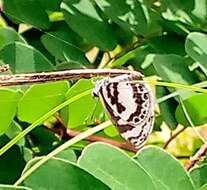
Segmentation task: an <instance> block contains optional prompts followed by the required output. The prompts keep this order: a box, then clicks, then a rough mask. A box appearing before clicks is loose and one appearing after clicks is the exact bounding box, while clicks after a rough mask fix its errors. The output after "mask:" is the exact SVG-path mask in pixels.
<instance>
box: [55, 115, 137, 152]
mask: <svg viewBox="0 0 207 190" xmlns="http://www.w3.org/2000/svg"><path fill="white" fill-rule="evenodd" d="M55 117H56V119H57V121H58V122H59V123H60V124H61V125H62V126H63V127H61V126H60V130H59V131H57V130H55V131H54V132H56V133H58V134H60V135H61V136H62V138H64V139H70V138H71V137H75V136H77V135H79V134H81V133H82V132H80V131H77V130H74V129H67V126H66V124H65V123H64V121H63V120H62V118H61V117H60V116H55ZM66 129H67V130H66ZM86 140H88V141H90V142H105V143H108V144H111V145H113V146H116V147H119V148H122V149H125V150H128V151H131V152H134V153H136V152H137V151H138V149H136V148H134V147H133V146H132V145H130V144H129V143H127V142H118V141H115V140H112V139H108V138H105V137H101V136H97V135H91V136H88V137H87V138H86Z"/></svg>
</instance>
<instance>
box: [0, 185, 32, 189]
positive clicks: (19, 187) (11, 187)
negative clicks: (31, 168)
mask: <svg viewBox="0 0 207 190" xmlns="http://www.w3.org/2000/svg"><path fill="white" fill-rule="evenodd" d="M0 190H32V189H31V188H28V187H23V186H14V185H5V184H0Z"/></svg>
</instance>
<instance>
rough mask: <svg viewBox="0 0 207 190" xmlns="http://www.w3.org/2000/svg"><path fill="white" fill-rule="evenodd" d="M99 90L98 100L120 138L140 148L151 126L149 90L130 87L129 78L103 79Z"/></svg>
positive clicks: (152, 118) (135, 86)
mask: <svg viewBox="0 0 207 190" xmlns="http://www.w3.org/2000/svg"><path fill="white" fill-rule="evenodd" d="M98 87H99V89H98V91H99V94H98V96H99V97H100V98H101V99H102V102H103V104H104V106H105V108H106V110H107V112H108V114H109V116H110V118H111V120H112V122H113V124H114V125H115V126H116V127H117V128H118V130H119V132H120V134H121V136H122V137H123V138H124V139H126V140H127V141H129V142H130V143H131V144H132V145H134V146H135V147H137V148H138V147H140V146H141V145H142V144H143V143H144V142H145V141H146V139H147V137H148V135H149V134H150V132H151V130H152V127H153V123H154V111H153V109H154V108H153V107H154V101H153V96H152V93H151V90H150V88H149V86H148V85H147V84H145V83H138V82H137V83H131V81H130V77H129V75H127V76H126V75H123V76H122V77H121V76H119V77H114V78H108V79H103V81H101V82H100V83H99V86H98ZM96 90H97V89H96Z"/></svg>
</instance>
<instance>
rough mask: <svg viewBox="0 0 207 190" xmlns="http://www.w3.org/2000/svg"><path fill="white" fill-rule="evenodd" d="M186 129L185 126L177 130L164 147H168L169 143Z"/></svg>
mask: <svg viewBox="0 0 207 190" xmlns="http://www.w3.org/2000/svg"><path fill="white" fill-rule="evenodd" d="M184 130H185V127H182V128H181V129H179V130H178V131H177V132H175V133H174V134H173V135H172V136H171V137H170V138H169V139H168V140H167V141H166V142H165V144H164V145H163V148H164V149H166V148H167V147H168V145H169V144H170V143H171V142H172V141H173V140H174V139H175V138H176V137H177V136H178V135H179V134H181V133H182V132H183V131H184Z"/></svg>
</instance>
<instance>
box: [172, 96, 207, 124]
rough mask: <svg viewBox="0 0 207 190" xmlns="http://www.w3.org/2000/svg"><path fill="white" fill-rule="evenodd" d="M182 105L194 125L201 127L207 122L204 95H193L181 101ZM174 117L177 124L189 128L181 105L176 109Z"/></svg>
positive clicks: (206, 103) (206, 101)
mask: <svg viewBox="0 0 207 190" xmlns="http://www.w3.org/2000/svg"><path fill="white" fill-rule="evenodd" d="M183 103H184V105H185V108H186V109H187V112H188V115H189V116H190V118H191V120H192V122H193V124H194V125H203V124H205V123H206V122H207V109H206V106H207V95H206V94H195V95H193V96H190V97H189V98H187V99H185V100H183ZM175 117H176V119H177V121H178V122H179V123H181V124H183V125H185V126H189V123H188V121H187V119H186V117H185V114H184V112H183V109H182V106H181V104H179V105H178V107H177V109H176V112H175Z"/></svg>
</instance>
